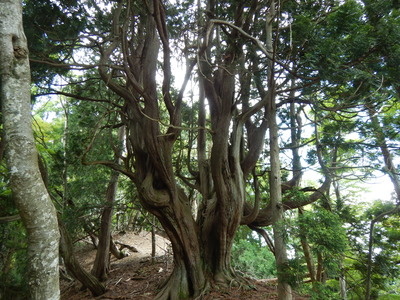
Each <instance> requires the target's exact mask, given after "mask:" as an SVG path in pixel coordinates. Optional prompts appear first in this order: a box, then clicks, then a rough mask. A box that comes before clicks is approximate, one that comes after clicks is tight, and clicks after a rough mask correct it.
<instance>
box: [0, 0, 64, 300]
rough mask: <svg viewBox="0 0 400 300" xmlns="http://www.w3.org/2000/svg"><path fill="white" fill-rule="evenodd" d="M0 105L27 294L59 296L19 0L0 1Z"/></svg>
mask: <svg viewBox="0 0 400 300" xmlns="http://www.w3.org/2000/svg"><path fill="white" fill-rule="evenodd" d="M0 75H1V96H0V97H1V102H2V103H1V104H2V106H1V108H2V114H3V124H4V132H5V142H6V157H7V164H8V168H9V171H10V177H11V188H12V191H13V197H14V199H15V202H16V205H17V207H18V210H19V213H20V215H21V219H22V221H23V223H24V225H25V227H26V229H27V233H28V255H29V260H28V261H29V263H30V266H29V267H30V269H29V279H28V284H29V288H30V299H41V300H42V299H43V300H53V299H54V300H55V299H59V297H60V290H59V271H58V259H59V256H58V251H59V232H58V226H57V217H56V211H55V208H54V206H53V203H52V202H51V199H50V197H49V195H48V193H47V190H46V187H45V185H44V183H43V180H42V178H41V175H40V172H39V166H38V153H37V150H36V146H35V141H34V137H33V131H32V124H31V114H30V111H31V106H30V105H31V104H30V99H31V97H30V96H31V95H30V68H29V61H28V48H27V43H26V38H25V35H24V32H23V27H22V6H21V1H19V0H1V1H0Z"/></svg>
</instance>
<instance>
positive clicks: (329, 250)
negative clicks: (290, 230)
mask: <svg viewBox="0 0 400 300" xmlns="http://www.w3.org/2000/svg"><path fill="white" fill-rule="evenodd" d="M298 227H299V228H300V235H301V236H305V237H307V239H308V241H309V243H310V244H311V245H312V246H313V251H314V252H315V253H317V254H323V255H325V256H327V257H332V258H334V257H337V256H338V255H341V254H342V253H344V252H345V251H346V248H347V238H346V231H345V229H344V228H343V225H342V221H341V219H340V217H339V216H338V215H336V214H334V213H333V212H331V211H328V210H325V209H317V210H316V211H306V212H304V214H301V215H300V216H299V219H298Z"/></svg>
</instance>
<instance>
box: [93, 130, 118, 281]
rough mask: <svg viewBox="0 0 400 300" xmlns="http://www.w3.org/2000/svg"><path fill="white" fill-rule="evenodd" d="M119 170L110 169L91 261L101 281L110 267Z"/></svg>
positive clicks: (94, 273)
mask: <svg viewBox="0 0 400 300" xmlns="http://www.w3.org/2000/svg"><path fill="white" fill-rule="evenodd" d="M124 128H125V127H124V126H122V127H120V129H119V131H118V143H120V144H121V145H119V150H118V151H117V152H116V153H115V158H114V160H115V161H116V163H118V162H119V160H120V156H121V154H122V141H123V139H124V136H125V130H124ZM118 177H119V172H117V171H115V170H111V177H110V182H109V183H108V187H107V192H106V203H105V206H104V208H103V212H102V215H101V224H100V232H99V244H98V247H97V252H96V258H95V260H94V263H93V268H92V271H91V273H92V274H93V275H94V276H96V277H97V278H98V279H100V280H101V281H105V280H106V279H107V274H108V271H109V267H110V236H111V221H112V214H113V205H114V202H115V197H116V194H117V188H118Z"/></svg>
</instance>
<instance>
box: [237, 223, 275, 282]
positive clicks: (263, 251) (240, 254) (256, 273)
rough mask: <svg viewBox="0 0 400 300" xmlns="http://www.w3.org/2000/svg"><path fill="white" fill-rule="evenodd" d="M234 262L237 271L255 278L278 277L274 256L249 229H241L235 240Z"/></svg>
mask: <svg viewBox="0 0 400 300" xmlns="http://www.w3.org/2000/svg"><path fill="white" fill-rule="evenodd" d="M232 262H233V266H234V267H235V269H237V270H239V271H240V272H243V273H245V274H247V275H249V276H252V277H255V278H260V279H261V278H270V277H273V276H276V267H275V258H274V255H273V254H272V253H271V251H270V250H269V249H268V247H267V246H266V245H264V243H262V242H261V240H260V238H259V237H255V236H254V235H253V233H252V232H251V231H250V230H248V229H240V230H239V232H238V234H237V236H236V238H235V242H234V244H233V249H232Z"/></svg>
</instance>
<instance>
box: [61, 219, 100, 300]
mask: <svg viewBox="0 0 400 300" xmlns="http://www.w3.org/2000/svg"><path fill="white" fill-rule="evenodd" d="M58 224H59V227H60V234H61V240H60V253H61V256H62V258H63V259H64V263H65V266H66V268H67V271H68V272H69V273H70V274H71V275H72V276H74V278H76V279H77V280H79V281H80V282H81V283H82V285H83V286H84V287H85V288H88V289H89V290H90V291H91V292H92V294H93V296H100V295H102V294H104V293H105V292H106V288H105V286H104V285H103V284H102V283H101V282H100V281H99V280H98V279H97V278H96V277H94V276H93V275H92V274H90V273H89V272H87V271H86V270H85V269H84V268H82V266H81V265H80V264H79V262H78V261H77V260H76V257H75V254H74V249H73V245H72V242H71V239H70V237H69V234H68V232H67V230H66V229H65V227H64V225H63V223H62V222H61V220H60V219H59V220H58Z"/></svg>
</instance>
